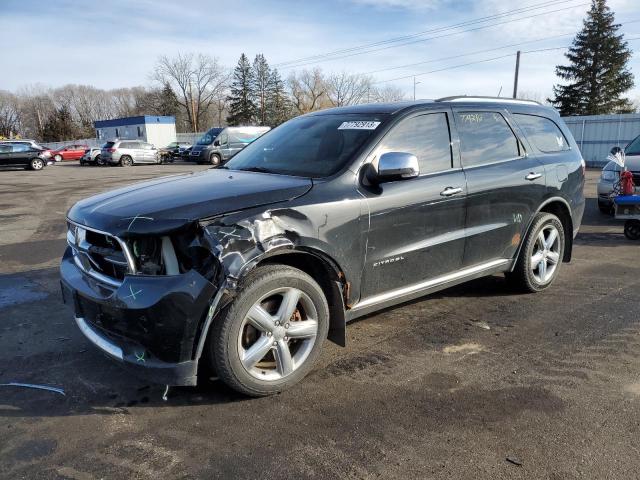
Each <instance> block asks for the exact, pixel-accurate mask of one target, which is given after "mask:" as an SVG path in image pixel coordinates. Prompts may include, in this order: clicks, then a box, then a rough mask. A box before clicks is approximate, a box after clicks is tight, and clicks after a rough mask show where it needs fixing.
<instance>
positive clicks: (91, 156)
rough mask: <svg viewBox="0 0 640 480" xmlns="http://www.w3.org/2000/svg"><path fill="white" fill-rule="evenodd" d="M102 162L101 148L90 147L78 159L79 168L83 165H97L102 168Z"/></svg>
mask: <svg viewBox="0 0 640 480" xmlns="http://www.w3.org/2000/svg"><path fill="white" fill-rule="evenodd" d="M104 164H105V163H104V160H103V158H102V148H101V147H91V148H89V149H88V150H87V151H86V152H84V155H83V156H82V158H81V159H80V166H83V165H99V166H101V167H102V166H104Z"/></svg>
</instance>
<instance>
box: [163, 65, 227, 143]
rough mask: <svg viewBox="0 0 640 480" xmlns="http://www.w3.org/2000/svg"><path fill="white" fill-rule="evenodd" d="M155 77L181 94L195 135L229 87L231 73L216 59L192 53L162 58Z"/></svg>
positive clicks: (183, 106)
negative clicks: (219, 97)
mask: <svg viewBox="0 0 640 480" xmlns="http://www.w3.org/2000/svg"><path fill="white" fill-rule="evenodd" d="M153 78H154V79H155V80H156V81H158V82H159V83H160V84H161V85H165V84H168V85H170V86H171V87H172V88H173V90H174V91H175V92H176V93H177V96H178V103H179V104H180V106H181V107H182V108H183V109H184V110H185V112H186V114H187V119H188V121H189V124H190V126H191V129H192V130H193V131H194V132H195V131H197V130H198V129H199V128H201V126H200V124H201V123H202V122H201V121H202V120H203V119H204V117H205V116H206V115H207V113H208V111H209V108H210V107H211V105H212V104H213V103H214V101H215V99H216V98H217V97H218V96H219V95H220V94H221V93H222V91H223V90H224V89H225V88H226V85H227V82H228V79H229V74H228V73H227V72H226V70H225V69H223V68H222V67H221V66H220V64H219V63H218V60H217V59H216V58H212V57H210V56H208V55H203V54H198V55H194V54H192V53H187V54H178V55H177V56H176V57H172V58H169V57H167V56H165V55H163V56H161V57H160V58H159V59H158V63H157V65H156V68H155V71H154V74H153Z"/></svg>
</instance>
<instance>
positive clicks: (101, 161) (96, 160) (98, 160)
mask: <svg viewBox="0 0 640 480" xmlns="http://www.w3.org/2000/svg"><path fill="white" fill-rule="evenodd" d="M95 162H96V165H98V166H99V167H104V165H105V163H104V160H102V157H101V156H100V155H97V156H96V159H95Z"/></svg>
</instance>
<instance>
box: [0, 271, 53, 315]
mask: <svg viewBox="0 0 640 480" xmlns="http://www.w3.org/2000/svg"><path fill="white" fill-rule="evenodd" d="M48 295H49V294H48V293H47V292H45V291H44V289H43V288H42V287H41V286H39V285H36V284H35V283H33V282H32V281H30V280H29V279H27V278H25V277H15V276H7V277H0V308H6V307H10V306H12V305H18V304H20V303H27V302H33V301H36V300H42V299H43V298H45V297H47V296H48Z"/></svg>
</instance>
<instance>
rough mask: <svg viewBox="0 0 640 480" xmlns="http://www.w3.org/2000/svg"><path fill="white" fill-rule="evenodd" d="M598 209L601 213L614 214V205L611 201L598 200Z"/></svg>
mask: <svg viewBox="0 0 640 480" xmlns="http://www.w3.org/2000/svg"><path fill="white" fill-rule="evenodd" d="M598 210H600V213H602V214H604V215H609V216H611V215H613V214H614V209H613V205H611V204H609V203H604V202H598Z"/></svg>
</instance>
